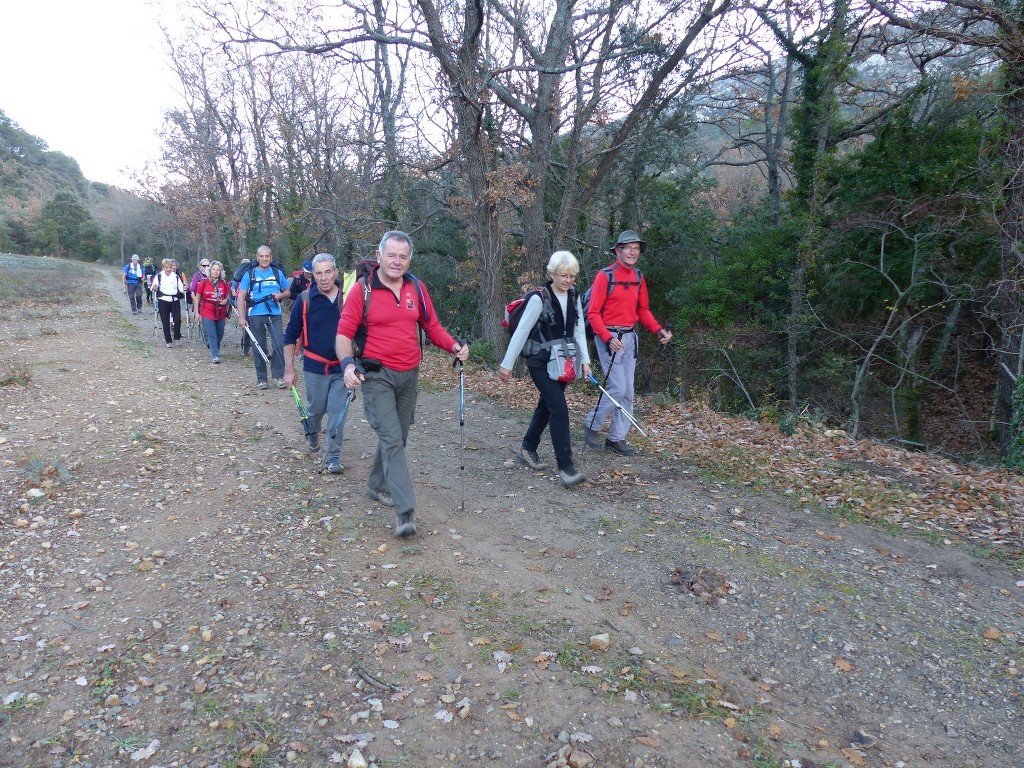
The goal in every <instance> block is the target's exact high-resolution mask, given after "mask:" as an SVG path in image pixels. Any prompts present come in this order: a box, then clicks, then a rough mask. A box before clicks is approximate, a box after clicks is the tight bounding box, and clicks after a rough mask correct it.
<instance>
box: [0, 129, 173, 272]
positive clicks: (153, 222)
mask: <svg viewBox="0 0 1024 768" xmlns="http://www.w3.org/2000/svg"><path fill="white" fill-rule="evenodd" d="M159 210H160V209H159V206H157V205H155V204H153V203H152V202H150V201H147V200H145V199H143V198H141V197H139V196H138V195H134V194H132V193H130V192H126V191H125V190H122V189H118V188H116V187H111V186H109V185H107V184H98V183H93V182H90V181H89V180H88V179H86V178H85V177H84V176H83V175H82V171H81V169H80V168H79V166H78V163H77V162H76V161H75V160H74V158H71V157H68V156H67V155H65V154H63V153H61V152H53V151H50V150H48V149H47V145H46V142H45V141H44V140H42V139H40V138H38V137H36V136H32V135H31V134H29V133H27V132H25V131H24V130H22V129H21V128H20V127H19V126H18V124H17V123H16V122H14V120H12V119H11V118H10V117H8V116H7V115H6V114H4V112H3V111H2V110H0V251H7V252H13V253H25V254H37V255H44V254H48V255H54V256H65V257H69V258H74V259H82V260H86V261H102V262H106V263H111V264H121V263H123V262H124V261H125V258H126V254H127V255H130V254H131V253H143V252H147V251H153V250H154V246H153V243H154V242H155V241H156V240H157V238H156V237H154V234H155V231H156V227H157V225H158V223H159V218H160V217H159Z"/></svg>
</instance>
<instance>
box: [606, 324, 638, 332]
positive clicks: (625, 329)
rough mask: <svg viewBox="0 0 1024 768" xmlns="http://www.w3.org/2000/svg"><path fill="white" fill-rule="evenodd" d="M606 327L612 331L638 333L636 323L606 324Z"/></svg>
mask: <svg viewBox="0 0 1024 768" xmlns="http://www.w3.org/2000/svg"><path fill="white" fill-rule="evenodd" d="M605 328H607V329H608V330H609V331H611V332H612V333H636V326H635V325H606V326H605Z"/></svg>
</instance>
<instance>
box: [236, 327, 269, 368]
mask: <svg viewBox="0 0 1024 768" xmlns="http://www.w3.org/2000/svg"><path fill="white" fill-rule="evenodd" d="M242 327H243V328H245V332H246V334H248V336H249V338H250V339H251V340H252V347H253V349H255V350H256V351H257V352H259V353H260V357H262V358H263V362H265V363H266V364H267V366H268V367H269V366H270V358H269V357H267V353H266V352H264V351H263V347H261V346H260V343H259V342H258V341H256V337H255V336H253V334H252V330H251V329H250V328H249V326H248V325H243V326H242Z"/></svg>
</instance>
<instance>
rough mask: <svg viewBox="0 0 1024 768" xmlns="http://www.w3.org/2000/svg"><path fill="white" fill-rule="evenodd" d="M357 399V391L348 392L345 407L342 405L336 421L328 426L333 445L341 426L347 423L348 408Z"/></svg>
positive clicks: (328, 433)
mask: <svg viewBox="0 0 1024 768" xmlns="http://www.w3.org/2000/svg"><path fill="white" fill-rule="evenodd" d="M356 370H359V366H356ZM355 399H356V391H355V390H354V389H350V390H349V391H348V397H346V398H345V403H344V405H342V406H341V410H340V411H338V415H337V416H335V417H334V421H332V422H331V423H330V424H329V425H328V427H327V435H328V437H330V439H331V442H332V443H333V442H334V438H336V437H337V436H338V432H339V431H341V425H342V424H344V423H345V416H346V415H347V414H348V407H349V406H350V405H352V403H353V402H354V401H355Z"/></svg>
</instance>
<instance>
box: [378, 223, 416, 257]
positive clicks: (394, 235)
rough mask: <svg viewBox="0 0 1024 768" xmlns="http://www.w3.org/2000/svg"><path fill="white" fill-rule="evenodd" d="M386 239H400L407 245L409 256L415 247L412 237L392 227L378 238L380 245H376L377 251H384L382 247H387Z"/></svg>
mask: <svg viewBox="0 0 1024 768" xmlns="http://www.w3.org/2000/svg"><path fill="white" fill-rule="evenodd" d="M388 240H400V241H401V242H403V243H405V244H406V245H408V246H409V258H410V259H411V258H412V255H413V252H414V251H415V248H414V247H413V244H412V238H411V237H409V235H408V233H406V232H403V231H402V230H400V229H392V230H389V231H387V232H385V233H384V237H382V238H381V239H380V245H378V246H377V252H378V253H384V248H386V247H387V244H388Z"/></svg>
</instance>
